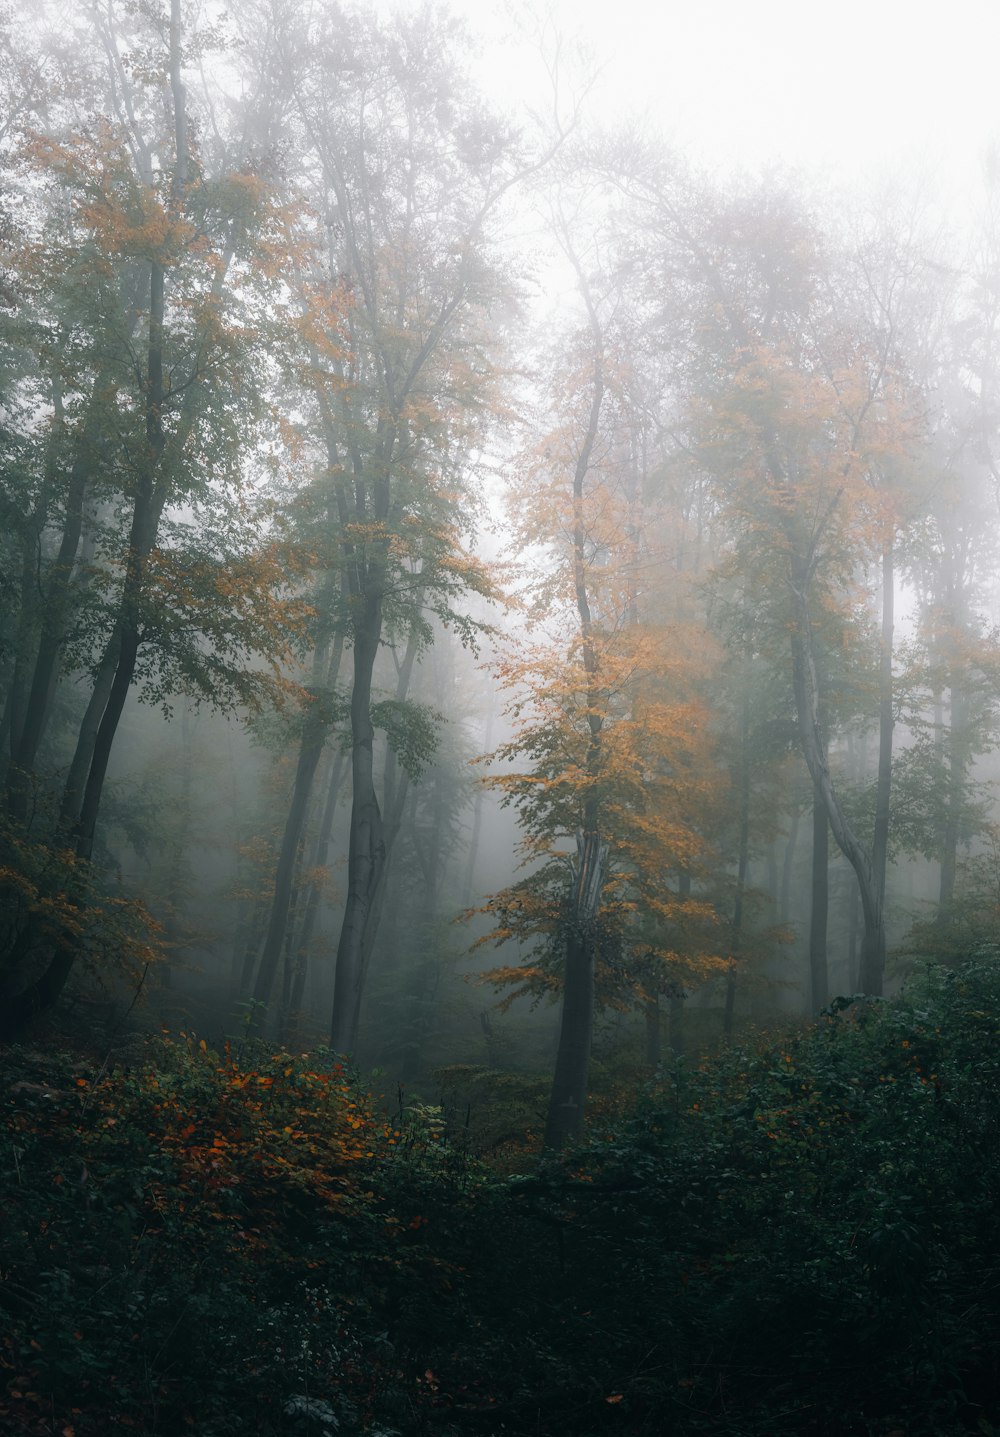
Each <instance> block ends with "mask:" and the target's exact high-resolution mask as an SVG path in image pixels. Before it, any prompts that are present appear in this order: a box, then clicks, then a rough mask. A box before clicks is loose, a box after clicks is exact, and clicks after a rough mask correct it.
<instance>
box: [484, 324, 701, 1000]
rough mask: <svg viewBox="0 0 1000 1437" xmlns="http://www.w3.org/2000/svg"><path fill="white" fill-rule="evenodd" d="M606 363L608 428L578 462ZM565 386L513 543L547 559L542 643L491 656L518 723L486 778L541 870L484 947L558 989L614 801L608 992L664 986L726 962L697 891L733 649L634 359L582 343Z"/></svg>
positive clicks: (535, 448)
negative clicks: (645, 434)
mask: <svg viewBox="0 0 1000 1437" xmlns="http://www.w3.org/2000/svg"><path fill="white" fill-rule="evenodd" d="M595 373H597V374H598V379H597V380H596V381H593V379H592V378H591V385H593V383H594V382H596V383H599V384H601V385H602V386H603V391H602V398H601V403H600V410H601V414H600V423H599V425H598V428H597V434H596V439H595V441H594V442H593V445H592V448H591V449H590V451H589V459H588V462H587V465H586V473H585V474H583V475H582V476H581V468H582V465H581V461H580V455H581V453H582V452H583V450H582V438H581V436H582V434H583V433H584V431H585V429H586V426H587V421H588V415H592V414H593V407H594V406H593V402H592V401H593V395H594V390H593V387H590V388H588V376H591V377H592V376H593V375H594V374H595ZM552 393H553V400H552V412H551V414H550V416H549V418H550V420H551V423H550V424H549V426H548V427H546V428H545V429H544V431H543V432H542V434H541V437H540V438H538V439H536V440H535V441H534V442H533V443H532V444H531V445H530V446H529V448H528V449H527V450H526V451H525V453H524V455H523V456H522V461H521V462H520V463H519V465H518V466H517V478H516V479H515V482H514V493H513V498H512V504H511V522H512V527H513V532H514V538H515V543H516V544H517V545H518V546H519V547H521V548H522V549H525V548H526V549H527V550H528V551H529V553H530V554H531V561H530V564H525V565H523V566H522V571H521V572H522V575H523V576H524V590H523V591H522V595H523V598H522V601H523V603H524V607H525V609H526V610H527V612H528V614H529V616H530V624H529V626H528V627H529V637H527V638H521V639H516V640H511V641H509V642H507V643H506V644H505V645H504V646H503V649H502V652H501V654H500V657H499V658H498V659H497V661H496V662H495V664H494V665H493V668H494V673H495V676H496V678H497V679H498V681H499V683H500V685H501V687H502V689H503V690H504V691H505V693H506V694H507V696H508V706H507V714H508V718H509V720H510V723H511V725H512V732H511V735H510V737H509V738H508V739H506V740H505V741H504V742H503V743H501V744H500V746H499V747H498V748H497V749H496V751H495V752H494V754H493V755H491V762H492V767H493V770H494V771H493V773H492V774H491V776H490V778H489V780H488V782H489V783H490V784H491V785H492V786H494V787H495V788H496V789H497V790H499V792H500V794H501V802H502V803H504V804H505V805H512V806H513V807H515V808H516V810H517V813H518V819H519V823H520V826H521V833H522V838H521V847H522V853H523V858H524V865H523V866H524V868H525V869H526V870H527V871H526V876H525V877H523V878H521V879H520V880H519V881H517V882H516V883H514V884H513V885H511V886H510V887H508V888H506V889H504V890H503V891H502V892H500V893H497V894H494V895H493V896H492V897H491V898H490V899H489V900H488V902H487V904H486V911H487V912H489V913H490V914H491V915H492V917H493V918H494V920H495V923H496V928H495V931H494V932H493V934H492V935H490V938H489V939H488V940H484V941H492V942H495V943H503V942H506V941H507V940H509V939H513V940H517V941H520V942H525V943H526V945H528V946H527V947H526V949H525V955H524V961H523V962H522V963H521V964H518V965H513V966H503V967H498V968H495V969H493V970H492V971H491V972H490V973H488V974H486V975H485V976H486V980H487V981H489V982H491V983H493V984H494V985H495V986H496V987H498V988H506V989H508V990H511V989H513V991H514V993H515V995H516V993H521V992H529V993H533V994H535V995H538V994H540V993H542V992H545V991H550V992H555V991H558V989H559V987H560V985H561V976H560V975H561V966H560V965H561V951H560V939H559V934H560V930H561V928H562V927H563V926H564V925H565V922H566V910H565V902H566V894H567V890H568V884H569V877H570V855H571V853H572V846H573V842H574V839H575V835H576V834H577V832H578V831H581V830H583V829H585V827H587V825H588V824H593V822H594V817H595V815H597V824H598V828H599V833H600V838H601V841H602V842H603V843H605V844H607V846H608V852H609V862H608V871H607V876H606V879H605V882H604V885H603V891H602V897H601V904H600V911H599V923H598V926H599V930H600V933H599V938H598V940H597V943H596V949H595V955H596V956H595V961H596V968H597V980H598V994H599V998H600V1000H601V1001H610V1002H614V1003H616V1004H628V1003H629V1002H631V1001H634V1000H635V999H636V998H637V997H640V998H641V995H642V993H643V992H645V991H646V990H648V988H649V985H650V983H651V982H652V983H653V985H654V987H658V986H661V985H662V986H669V983H670V981H671V978H670V975H671V974H674V973H677V974H680V973H683V977H684V979H685V980H686V979H688V978H690V977H691V976H693V975H695V974H697V975H699V976H705V975H706V974H708V973H709V972H711V971H714V970H716V969H718V968H720V967H721V966H722V963H723V961H724V960H723V959H722V958H721V957H718V956H717V955H716V953H715V951H714V950H715V948H716V946H717V944H718V942H719V941H720V939H719V934H718V932H716V931H715V930H716V927H717V925H716V923H715V915H714V912H713V909H712V907H711V905H710V904H709V903H708V902H705V901H702V900H700V899H699V898H697V897H692V896H690V893H689V891H688V889H689V881H690V879H691V878H693V879H694V880H695V886H696V891H697V878H698V876H699V874H701V873H702V872H704V871H705V870H706V868H707V865H708V863H709V859H710V856H711V846H712V845H711V832H712V828H713V825H714V824H716V822H717V821H718V816H719V813H720V809H721V805H722V803H723V800H724V790H725V784H724V782H723V779H722V770H721V765H720V764H719V762H718V758H717V755H716V747H717V743H718V737H717V732H716V726H715V725H714V723H713V719H712V715H711V712H710V710H709V707H708V705H707V701H706V696H705V695H706V689H707V685H708V682H709V680H710V678H711V676H712V674H713V671H714V668H715V665H716V662H717V659H716V653H715V646H714V644H713V643H712V642H711V640H710V639H709V637H708V635H707V633H706V631H705V629H704V628H703V626H702V625H701V624H700V623H699V622H698V621H697V619H696V618H695V617H693V614H694V609H695V606H694V605H692V604H691V602H690V596H689V594H688V592H687V591H686V589H685V583H684V582H683V581H681V580H680V579H679V577H678V575H677V573H676V571H675V570H674V569H673V568H672V566H671V564H670V561H669V558H668V557H667V554H666V549H667V537H666V532H665V529H666V525H667V522H668V521H667V520H665V519H664V516H663V514H661V513H660V512H658V510H657V507H656V504H655V502H651V500H650V497H649V485H648V483H646V482H645V481H644V476H641V475H639V474H638V473H637V472H636V468H635V462H634V454H635V445H634V444H633V443H632V442H631V438H632V437H633V436H630V434H629V429H628V426H629V423H630V422H631V420H632V419H633V418H634V416H632V415H630V413H629V409H628V396H627V374H626V372H625V366H623V365H620V364H618V363H616V362H614V361H613V359H612V358H609V356H608V353H607V352H605V353H604V354H603V355H602V356H601V362H600V364H596V363H595V362H594V360H593V356H592V355H590V354H588V353H587V351H586V347H585V345H584V349H583V352H582V353H578V354H577V356H576V359H575V362H572V363H571V364H570V367H569V371H568V372H565V373H564V374H563V375H562V376H559V375H558V374H557V376H556V378H555V381H554V384H553V391H552ZM581 594H583V595H585V602H583V603H581ZM682 875H683V879H682ZM640 960H641V961H640ZM651 961H652V962H653V963H654V966H655V967H656V970H657V973H658V977H656V978H651V977H650V971H649V970H650V963H651ZM640 969H641V976H640Z"/></svg>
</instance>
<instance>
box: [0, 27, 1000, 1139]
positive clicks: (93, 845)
mask: <svg viewBox="0 0 1000 1437" xmlns="http://www.w3.org/2000/svg"><path fill="white" fill-rule="evenodd" d="M468 61H469V50H468V42H467V39H466V37H465V35H464V32H463V30H462V28H461V26H460V25H459V24H458V22H456V21H455V20H453V19H452V18H450V17H449V16H448V15H447V13H445V12H438V11H434V12H430V11H428V12H426V13H421V14H419V15H416V16H412V17H406V18H400V17H397V18H378V17H376V16H375V15H374V14H373V13H372V12H370V11H368V10H366V9H363V8H360V9H351V8H341V7H340V6H338V5H336V4H333V3H329V4H324V5H322V6H315V5H308V4H305V3H302V4H298V3H296V0H289V3H287V4H282V5H278V4H273V5H269V4H267V3H259V4H258V3H255V0H239V3H237V4H235V5H233V6H230V7H229V9H228V10H227V13H226V14H225V15H224V16H223V15H222V14H221V13H220V14H219V15H218V16H217V17H216V18H215V19H206V18H204V16H202V17H201V18H196V17H195V14H194V11H193V10H190V11H189V9H188V7H186V6H185V5H183V4H181V0H171V3H170V5H169V6H164V5H160V4H153V3H145V0H143V3H140V4H138V5H128V6H125V5H122V6H121V7H118V6H116V5H115V4H112V5H110V6H108V7H103V8H102V9H101V10H100V11H99V12H98V11H97V10H94V9H91V8H89V7H86V6H83V5H78V6H73V7H70V9H69V12H68V13H66V11H65V10H64V9H63V8H61V7H60V8H58V10H57V8H56V7H55V6H47V5H46V4H44V3H43V4H39V5H37V6H36V7H35V8H34V12H33V14H32V15H30V16H20V17H15V16H11V15H8V16H6V18H5V21H4V33H3V50H2V55H0V85H2V90H3V116H4V123H3V129H2V139H0V144H2V147H3V180H2V190H0V244H2V261H3V272H2V286H0V305H2V310H0V315H2V319H0V323H2V331H3V348H2V369H0V386H2V388H0V425H2V432H0V442H2V471H0V506H2V518H3V524H2V533H0V584H2V592H3V608H2V619H0V682H2V686H3V709H2V740H3V750H4V757H5V770H6V771H5V780H4V809H3V821H2V833H0V839H2V846H3V853H2V863H0V885H2V887H0V896H2V910H0V994H2V1010H0V1026H2V1031H3V1035H4V1037H6V1038H8V1039H10V1038H16V1037H20V1036H22V1035H24V1034H25V1033H27V1032H28V1030H29V1029H30V1028H31V1026H32V1025H33V1024H41V1025H43V1026H44V1025H45V1024H50V1025H51V1024H52V1023H56V1024H57V1025H58V1024H63V1025H67V1024H68V1025H69V1026H70V1027H71V1028H72V1027H73V1025H74V1024H75V1025H77V1026H78V1027H79V1028H81V1029H84V1028H86V1027H87V1026H88V1025H89V1024H90V1023H91V1021H92V1017H93V1012H94V1005H95V1003H99V1002H107V1003H109V1004H112V1005H117V1011H118V1012H119V1013H120V1014H121V1013H123V1012H124V1011H125V1010H128V1015H129V1022H130V1023H132V1024H139V1025H140V1026H143V1025H145V1026H152V1025H155V1024H157V1023H159V1022H161V1021H162V1022H164V1023H166V1024H167V1025H169V1026H174V1027H176V1026H183V1025H190V1024H192V1023H193V1024H194V1025H196V1026H197V1028H198V1030H199V1031H202V1030H205V1031H210V1032H212V1033H220V1034H221V1033H223V1032H226V1031H232V1030H233V1029H234V1027H239V1025H241V1024H243V1025H246V1026H249V1027H250V1028H251V1029H253V1030H255V1031H257V1032H259V1033H261V1034H263V1035H265V1036H267V1037H272V1038H276V1039H278V1040H280V1041H282V1042H284V1043H294V1044H297V1045H299V1046H303V1045H306V1046H308V1045H314V1044H319V1043H328V1044H329V1045H330V1046H331V1047H332V1048H333V1049H334V1050H335V1051H336V1052H338V1053H341V1054H348V1055H351V1056H352V1057H354V1058H356V1059H357V1060H358V1061H359V1062H360V1063H361V1064H362V1065H363V1066H365V1067H370V1066H371V1065H373V1064H377V1065H379V1066H380V1067H381V1068H382V1069H384V1071H385V1072H386V1073H387V1074H389V1075H390V1077H391V1080H392V1081H396V1080H398V1081H401V1082H404V1083H406V1084H408V1085H409V1084H416V1085H417V1086H418V1088H419V1087H421V1086H422V1087H423V1089H424V1090H425V1091H427V1092H428V1093H433V1092H436V1091H437V1088H436V1086H435V1085H436V1084H440V1083H442V1082H444V1083H446V1084H449V1083H450V1084H451V1090H452V1091H453V1092H455V1093H458V1094H459V1095H460V1096H461V1095H467V1096H468V1095H472V1094H473V1093H475V1092H478V1091H479V1090H480V1088H481V1087H482V1085H483V1083H484V1082H488V1081H489V1074H490V1073H492V1074H493V1078H494V1079H496V1080H499V1079H498V1075H502V1074H503V1073H505V1072H506V1073H508V1074H510V1073H513V1072H516V1071H518V1070H526V1071H528V1072H533V1073H537V1074H539V1075H541V1077H542V1078H544V1079H545V1082H546V1083H547V1082H548V1081H549V1080H550V1075H552V1074H553V1073H554V1085H553V1087H552V1090H551V1095H550V1097H549V1098H548V1099H547V1103H548V1109H547V1118H545V1116H544V1110H545V1101H546V1100H543V1101H542V1102H541V1104H540V1105H539V1103H536V1104H535V1107H534V1109H532V1113H533V1116H531V1117H530V1118H528V1119H526V1120H525V1124H524V1131H523V1133H522V1134H521V1137H522V1139H523V1140H524V1141H525V1142H527V1143H531V1142H536V1141H542V1142H544V1143H545V1144H546V1145H548V1146H550V1147H559V1146H561V1145H562V1144H563V1143H565V1142H566V1141H567V1140H568V1139H571V1138H573V1137H575V1136H576V1135H577V1134H578V1133H579V1130H580V1125H581V1121H582V1116H583V1112H584V1108H585V1105H586V1100H587V1095H588V1091H589V1090H590V1088H591V1086H592V1084H593V1082H594V1081H595V1079H596V1080H597V1081H598V1082H599V1084H601V1085H605V1086H606V1085H607V1084H609V1083H611V1082H612V1081H614V1080H615V1078H616V1077H621V1076H623V1075H626V1076H627V1075H632V1076H633V1077H634V1076H635V1075H637V1074H639V1073H641V1072H642V1071H644V1070H646V1071H648V1070H651V1069H654V1068H655V1067H656V1065H657V1064H658V1063H659V1062H660V1060H661V1057H662V1056H663V1053H664V1052H665V1051H666V1048H667V1046H668V1045H669V1048H670V1049H672V1050H673V1051H674V1052H675V1053H680V1052H683V1051H685V1050H687V1051H688V1052H701V1051H703V1050H705V1049H706V1048H711V1047H713V1046H716V1045H719V1044H722V1043H724V1042H726V1041H727V1040H728V1039H729V1038H730V1037H731V1036H732V1035H733V1033H734V1032H735V1031H736V1029H737V1028H738V1027H741V1026H745V1025H746V1024H747V1023H749V1022H756V1023H760V1022H766V1021H768V1020H770V1019H772V1018H775V1017H777V1016H779V1015H784V1016H785V1017H788V1016H789V1015H800V1014H806V1015H808V1014H815V1013H817V1012H819V1010H821V1009H822V1008H823V1007H824V1005H826V1004H827V1003H828V1001H829V1000H830V999H831V997H833V996H834V995H835V994H837V993H852V992H856V991H862V992H864V993H867V994H869V995H880V994H882V993H883V992H884V991H886V989H887V988H889V987H891V986H892V985H895V984H897V983H898V981H899V980H900V979H901V978H902V977H903V976H904V975H905V974H906V972H907V971H908V969H909V968H910V967H912V966H913V964H914V962H915V961H916V960H917V959H918V958H919V957H921V956H922V955H923V956H934V957H935V958H937V959H939V960H941V961H943V962H957V961H959V960H960V959H961V957H962V956H963V955H965V954H966V953H968V952H970V951H971V950H972V949H974V948H975V946H976V944H977V942H978V941H979V940H980V939H981V938H982V937H983V936H986V935H989V934H991V933H992V931H993V928H994V926H995V914H996V906H997V903H998V901H1000V846H998V836H1000V830H998V827H997V821H996V805H995V800H994V792H993V767H992V763H991V755H992V752H993V749H994V746H995V743H996V736H997V708H998V698H1000V662H998V660H1000V646H998V641H997V632H996V627H995V621H996V613H997V578H998V572H1000V567H998V556H997V545H996V542H995V533H996V527H997V499H998V482H1000V474H998V470H997V445H998V439H997V414H998V411H997V381H998V375H1000V333H998V324H1000V222H998V215H1000V209H998V191H997V182H998V177H997V173H996V170H995V167H994V168H989V167H987V169H986V171H985V173H984V181H983V203H982V209H981V216H980V220H979V224H978V228H977V230H976V232H975V233H974V234H972V235H971V237H970V236H969V235H964V236H951V235H948V234H946V233H944V232H943V230H942V227H941V226H940V224H938V223H936V222H932V221H931V220H930V219H929V218H928V219H926V220H925V217H924V213H923V212H922V211H921V208H920V206H919V204H918V203H917V202H916V201H912V202H911V201H904V200H902V199H899V198H898V197H897V198H896V199H894V200H892V201H891V202H890V201H889V200H887V198H886V197H885V196H884V195H883V196H882V197H881V198H880V199H879V200H878V201H875V200H872V199H871V198H868V199H865V198H863V197H858V198H856V199H855V200H853V201H851V203H850V204H846V203H844V202H843V200H841V201H840V202H839V203H838V205H837V206H836V207H833V206H828V205H824V204H822V203H820V201H819V200H818V199H817V198H816V197H815V196H814V195H813V194H812V193H811V192H810V191H809V189H808V187H807V186H806V185H805V184H804V183H795V182H793V181H792V180H790V179H783V178H781V177H775V176H774V175H771V176H769V177H768V178H767V179H766V180H756V179H745V180H742V181H739V182H731V183H727V184H725V185H723V184H722V183H720V182H718V181H715V180H713V179H711V178H710V177H705V176H701V175H699V174H697V173H694V172H693V171H692V170H691V169H690V168H689V167H688V166H687V165H686V164H685V161H684V157H683V156H682V155H678V154H675V153H672V152H670V151H669V150H668V149H667V148H666V147H665V146H663V145H662V144H660V143H658V142H657V141H655V140H654V139H652V138H650V137H648V136H644V135H642V134H637V133H635V132H627V133H625V132H619V133H614V132H611V133H597V132H595V130H594V128H593V127H592V126H591V125H589V123H588V119H587V104H586V101H587V87H586V84H581V85H578V86H577V87H576V88H575V89H574V86H573V84H572V83H567V82H566V81H565V80H561V78H560V76H559V73H558V66H557V64H556V61H555V60H554V59H553V60H551V63H550V65H549V70H550V76H551V94H550V95H549V97H548V100H547V102H546V105H544V106H543V107H542V108H541V111H540V113H541V115H542V118H537V117H535V118H532V119H530V120H527V119H519V118H516V117H513V118H512V117H511V116H510V115H507V114H504V113H501V112H500V111H498V110H497V109H496V107H495V106H494V105H493V104H492V102H488V101H487V100H486V99H485V98H484V97H483V96H482V95H481V94H479V93H477V91H476V89H475V87H474V85H473V83H472V81H471V80H470V78H469V73H470V72H469V68H468ZM928 213H929V212H928ZM529 231H530V234H531V240H530V244H526V243H521V242H520V241H519V240H518V239H517V238H516V237H517V236H522V237H523V236H524V235H525V233H526V232H529ZM539 268H541V269H542V271H543V272H544V273H545V274H547V275H549V276H552V275H554V274H558V275H559V276H562V277H563V280H564V287H565V291H566V296H567V297H566V301H565V303H563V304H562V305H560V306H556V305H551V304H542V303H540V302H538V301H537V299H536V300H533V301H532V300H530V299H529V295H530V292H531V285H532V282H533V276H534V275H535V274H536V273H537V272H538V271H539ZM560 282H561V283H562V282H563V281H562V280H561V281H560ZM494 947H495V948H496V951H493V949H494ZM435 1072H436V1073H437V1074H438V1076H437V1078H432V1077H431V1074H432V1073H435ZM484 1075H485V1076H484ZM462 1100H463V1101H464V1098H463V1099H462ZM469 1101H470V1102H471V1096H469Z"/></svg>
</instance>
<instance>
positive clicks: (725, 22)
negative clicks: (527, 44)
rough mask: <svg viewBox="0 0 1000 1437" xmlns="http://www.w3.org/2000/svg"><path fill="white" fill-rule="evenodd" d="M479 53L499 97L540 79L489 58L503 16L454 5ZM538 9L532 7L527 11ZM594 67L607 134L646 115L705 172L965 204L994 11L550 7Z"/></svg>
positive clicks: (993, 79) (495, 4)
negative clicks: (763, 175)
mask: <svg viewBox="0 0 1000 1437" xmlns="http://www.w3.org/2000/svg"><path fill="white" fill-rule="evenodd" d="M452 8H456V9H458V10H460V11H461V12H462V13H464V14H465V15H466V16H467V17H468V21H469V24H470V26H471V27H472V29H473V30H475V31H480V32H485V33H486V34H488V35H490V36H491V37H492V43H491V44H490V46H489V51H488V54H489V60H488V67H489V73H490V78H491V80H492V81H493V83H494V84H495V85H496V87H497V92H498V94H499V95H500V96H505V97H508V98H509V97H511V96H512V95H515V94H517V93H518V92H520V93H521V95H522V96H526V95H527V94H529V93H530V91H531V89H532V87H533V81H532V78H530V77H532V76H533V77H534V78H535V79H536V80H537V79H540V72H539V70H538V69H537V68H536V66H535V65H534V64H533V63H532V62H531V59H530V56H529V54H528V52H527V51H526V50H524V49H520V50H519V49H518V48H516V47H512V46H511V45H510V44H505V43H503V40H504V38H505V37H506V38H508V39H509V37H510V36H512V35H513V34H514V30H515V25H514V22H513V21H512V19H511V15H510V10H509V8H508V5H507V4H505V3H504V0H452ZM538 8H539V9H540V8H541V5H539V7H538ZM549 10H550V13H551V14H552V16H553V21H554V24H555V25H556V26H557V27H558V28H559V30H561V32H562V33H563V34H564V35H565V36H567V37H570V36H572V35H573V34H574V33H576V34H578V35H579V36H580V37H581V38H582V39H583V41H584V42H585V43H586V44H587V46H588V47H589V49H590V51H591V54H592V57H593V61H594V62H595V63H597V64H599V65H601V66H603V71H602V75H601V79H600V81H599V84H598V87H597V89H596V91H595V93H594V95H593V98H592V104H593V107H594V109H595V111H596V112H597V113H598V114H600V116H601V117H602V118H603V119H605V120H608V121H610V120H612V119H613V118H614V117H615V116H625V115H627V114H629V113H632V114H643V113H645V114H646V115H647V116H648V118H649V119H650V121H652V122H653V123H654V124H655V125H656V126H657V127H658V128H659V129H660V130H662V132H663V133H664V135H665V136H666V137H667V138H668V139H670V140H672V142H673V143H674V144H675V145H677V146H678V147H679V148H680V149H682V150H684V151H685V152H686V153H688V154H689V155H690V156H691V157H692V158H693V159H695V160H696V161H698V162H700V163H703V164H706V165H708V166H710V167H711V168H716V167H723V168H728V167H730V166H732V165H742V166H743V167H745V168H747V169H750V170H754V169H758V168H760V167H761V166H765V165H768V164H773V163H781V164H785V165H791V166H803V167H806V168H808V169H809V170H811V171H813V172H814V173H815V174H816V175H818V176H820V177H824V176H825V177H828V178H830V179H831V180H832V181H833V182H834V183H843V182H845V181H851V180H852V179H853V178H856V177H857V176H858V174H859V172H862V171H864V172H875V173H879V172H882V173H884V172H885V171H889V172H893V171H895V170H897V169H898V168H900V167H903V168H905V169H907V170H909V169H916V168H918V167H919V168H920V170H922V171H923V172H924V173H925V174H927V175H928V177H929V178H930V179H931V181H932V182H934V181H938V182H940V183H941V184H942V186H943V187H944V188H947V187H948V186H952V185H954V184H956V183H957V184H958V185H959V186H960V187H961V188H962V189H963V190H969V189H972V188H974V186H975V182H976V176H977V174H978V170H979V163H980V160H979V157H980V155H981V154H982V151H983V149H984V148H985V146H986V145H987V144H988V143H989V142H990V141H991V140H993V139H994V138H996V137H997V136H1000V0H950V3H945V0H684V3H679V0H550V5H549Z"/></svg>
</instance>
